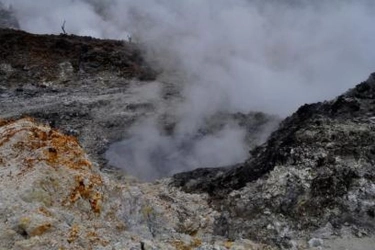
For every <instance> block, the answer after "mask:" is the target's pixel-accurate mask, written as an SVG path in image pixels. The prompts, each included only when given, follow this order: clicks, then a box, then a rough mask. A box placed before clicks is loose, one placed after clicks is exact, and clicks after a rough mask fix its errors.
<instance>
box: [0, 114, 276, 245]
mask: <svg viewBox="0 0 375 250" xmlns="http://www.w3.org/2000/svg"><path fill="white" fill-rule="evenodd" d="M215 216H216V211H214V210H212V209H210V208H209V206H208V204H207V202H206V201H205V196H203V195H195V194H186V193H183V192H181V191H179V190H177V189H173V188H168V185H167V182H166V181H160V182H158V183H155V184H141V183H138V182H135V181H134V180H133V181H132V180H131V179H127V178H123V177H122V178H121V175H118V176H116V175H109V174H105V173H101V172H100V171H99V169H98V166H97V165H96V164H93V163H92V162H90V161H89V159H88V157H87V155H86V154H85V152H84V151H83V149H82V148H81V147H80V146H79V144H78V142H77V140H76V138H74V137H72V136H67V135H64V134H62V133H60V132H59V131H57V130H54V129H52V128H50V127H49V126H45V125H41V124H38V123H36V122H35V121H33V119H30V118H27V119H21V120H17V121H6V120H0V249H15V250H21V249H24V250H33V249H35V250H43V249H46V250H47V249H75V250H78V249H82V250H84V249H101V250H105V249H108V250H110V249H118V250H121V249H133V250H138V249H140V250H144V249H166V250H168V249H170V250H173V249H180V250H188V249H201V250H204V249H238V250H239V249H243V250H245V249H259V250H261V249H271V248H270V247H267V246H265V245H261V244H255V243H253V242H251V241H249V240H238V241H237V242H232V241H229V240H228V239H226V238H224V237H219V236H214V235H213V234H212V231H213V222H214V220H215Z"/></svg>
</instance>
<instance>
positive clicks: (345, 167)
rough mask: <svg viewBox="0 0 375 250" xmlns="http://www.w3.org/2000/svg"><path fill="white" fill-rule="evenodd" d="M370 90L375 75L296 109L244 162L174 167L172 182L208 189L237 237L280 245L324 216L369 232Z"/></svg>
mask: <svg viewBox="0 0 375 250" xmlns="http://www.w3.org/2000/svg"><path fill="white" fill-rule="evenodd" d="M374 97H375V74H372V75H371V76H370V77H369V79H368V80H367V81H365V82H363V83H361V84H359V85H357V86H356V87H355V88H354V89H351V90H349V91H348V92H346V93H344V94H343V95H341V96H339V97H337V98H336V99H334V100H332V101H327V102H322V103H315V104H309V105H307V104H306V105H304V106H302V107H301V108H299V109H298V111H297V112H296V113H294V114H293V115H292V116H290V117H288V118H287V119H285V120H284V121H283V122H282V123H281V125H280V127H279V129H278V130H277V131H275V132H274V133H272V135H271V136H270V138H269V139H268V141H267V142H266V143H265V144H263V145H261V146H259V147H257V148H255V149H254V150H253V151H252V152H251V153H252V157H251V158H250V159H249V160H247V161H246V162H245V163H243V164H240V165H238V166H233V167H230V168H226V169H217V168H215V169H199V170H196V171H193V172H189V173H181V174H177V175H175V176H174V181H173V183H174V185H175V186H180V187H181V188H182V189H183V190H185V191H188V192H208V193H209V194H210V195H211V196H212V199H213V201H214V202H213V203H214V204H216V206H217V207H220V208H221V209H222V210H223V213H227V214H229V215H228V216H227V217H228V219H227V220H230V221H231V222H230V223H229V225H230V227H229V229H228V230H227V232H226V234H227V235H231V236H232V237H234V238H236V237H240V236H241V235H246V236H248V237H250V238H253V239H260V238H262V239H268V240H270V241H272V242H274V243H276V244H278V245H279V246H282V244H283V243H282V242H283V241H284V240H285V238H288V237H289V238H290V237H292V236H291V235H293V234H296V232H297V230H298V234H303V233H306V232H312V231H314V230H315V229H318V228H321V227H323V226H325V225H327V223H329V224H330V225H333V227H334V228H335V229H337V230H339V229H340V228H342V227H343V225H344V223H346V224H349V225H355V227H356V228H358V227H359V228H363V230H365V231H366V230H367V232H374V229H375V218H374V213H373V210H374V206H375V175H374V173H375V98H374ZM276 222H277V223H276ZM275 223H276V224H277V225H278V227H279V229H277V230H276V226H275ZM226 224H228V222H226ZM280 227H281V228H284V229H285V231H283V233H281V232H282V229H280ZM252 228H258V229H259V228H264V230H257V231H254V230H253V229H252ZM267 228H268V229H267ZM294 230H296V231H294ZM306 235H307V234H306Z"/></svg>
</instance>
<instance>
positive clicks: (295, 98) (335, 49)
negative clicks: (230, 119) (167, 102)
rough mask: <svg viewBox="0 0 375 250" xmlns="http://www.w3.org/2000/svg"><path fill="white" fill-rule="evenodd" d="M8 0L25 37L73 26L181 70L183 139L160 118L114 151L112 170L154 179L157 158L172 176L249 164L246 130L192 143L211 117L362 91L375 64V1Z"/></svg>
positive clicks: (278, 109)
mask: <svg viewBox="0 0 375 250" xmlns="http://www.w3.org/2000/svg"><path fill="white" fill-rule="evenodd" d="M1 2H3V3H4V4H5V5H7V6H9V5H10V4H11V5H12V8H13V10H14V11H15V14H16V16H17V18H18V20H19V23H20V26H21V28H22V29H24V30H26V31H29V32H33V33H56V34H58V33H60V32H61V28H60V27H61V25H62V23H63V21H64V20H66V27H65V29H66V31H67V32H68V33H70V34H77V35H89V36H94V37H99V38H113V39H124V40H127V39H128V37H129V36H131V37H132V40H133V41H134V42H136V43H139V44H140V45H142V46H143V47H144V48H145V49H146V51H147V52H148V56H149V58H150V59H152V60H153V61H155V62H156V63H157V65H158V66H159V67H161V68H163V69H165V70H166V71H170V72H182V74H183V76H184V85H183V89H182V96H183V101H182V102H181V103H179V104H178V105H176V107H175V108H174V109H173V112H174V115H175V116H176V117H177V118H178V122H177V125H176V129H175V132H174V134H173V135H172V136H171V135H164V134H163V133H162V132H161V131H160V129H159V128H158V126H157V124H156V122H155V120H153V119H146V120H145V121H144V122H142V123H141V124H138V125H137V127H135V128H133V129H132V131H133V136H131V137H130V138H129V140H127V141H125V142H121V143H118V144H115V145H113V146H112V147H111V149H110V151H109V155H110V156H111V157H110V159H112V164H113V165H116V166H122V165H129V164H131V165H133V166H134V167H133V168H132V169H133V170H134V169H135V170H134V172H133V174H134V175H137V176H144V175H147V178H151V177H149V176H154V175H155V174H154V173H152V171H153V169H154V166H155V162H157V161H158V160H160V159H159V158H158V157H156V158H155V157H154V156H153V155H154V154H156V155H158V154H159V155H160V154H162V155H166V156H165V157H163V158H164V160H162V161H161V163H160V164H156V165H160V166H163V165H166V166H165V169H164V170H163V171H162V172H165V173H163V175H164V174H168V173H171V172H176V169H177V170H178V171H182V170H188V169H192V168H194V167H200V166H207V167H208V165H209V166H213V167H214V166H219V165H226V164H233V163H236V162H239V161H242V160H244V159H246V158H247V157H248V154H247V147H246V145H244V140H243V136H244V131H242V130H241V129H239V128H238V127H236V126H235V125H233V126H229V127H226V128H225V129H223V130H222V131H219V132H218V133H217V134H215V135H210V136H209V137H204V138H200V139H199V140H193V138H195V135H196V133H197V131H198V130H199V128H200V127H201V126H202V123H203V122H204V119H206V118H207V117H210V116H212V115H214V114H216V113H218V112H231V113H235V112H243V113H247V112H249V111H262V112H266V113H272V114H277V115H280V116H282V117H283V116H287V115H289V114H291V112H293V111H294V110H296V109H297V108H298V107H299V106H300V105H302V104H304V103H311V102H316V101H323V100H326V99H330V98H333V97H334V96H337V95H338V94H340V93H342V92H344V91H345V90H347V89H348V88H350V87H353V86H354V84H355V83H358V82H360V81H362V80H364V79H365V77H366V76H367V75H369V74H370V73H371V72H372V71H374V66H375V49H374V48H373V46H374V44H375V28H374V25H373V24H374V23H375V15H374V13H375V2H374V1H366V0H362V1H361V0H359V1H351V0H342V1H339V0H331V1H305V0H300V1H298V0H293V1H292V0H289V1H287V0H285V1H271V0H269V1H260V0H253V1H245V0H235V1H226V0H185V1H170V0H137V1H134V0H74V1H67V0H55V1H49V0H36V1H28V0H2V1H1ZM192 141H193V142H192ZM189 143H190V144H192V145H191V146H189V147H187V148H189V150H187V151H186V150H185V149H184V148H186V144H189ZM129 145H131V146H129ZM214 145H223V146H216V147H214ZM208 149H210V150H208ZM124 151H125V152H127V153H124ZM160 152H162V153H160ZM202 152H204V153H202ZM124 155H125V156H124ZM222 155H224V156H225V157H222ZM219 156H220V157H219ZM165 159H170V160H165ZM181 162H182V163H181ZM158 171H160V170H158Z"/></svg>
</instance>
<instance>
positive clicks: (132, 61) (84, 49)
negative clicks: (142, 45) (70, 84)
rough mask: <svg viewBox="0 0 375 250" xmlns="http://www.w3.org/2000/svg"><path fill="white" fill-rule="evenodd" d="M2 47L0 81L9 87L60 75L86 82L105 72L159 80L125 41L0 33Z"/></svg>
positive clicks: (49, 79)
mask: <svg viewBox="0 0 375 250" xmlns="http://www.w3.org/2000/svg"><path fill="white" fill-rule="evenodd" d="M0 43H1V47H0V58H1V59H0V65H2V66H1V69H0V80H3V79H6V80H7V84H12V83H13V84H20V83H22V82H25V83H34V84H40V82H49V81H55V80H57V79H59V78H61V75H64V76H67V75H69V79H64V80H74V78H73V77H72V76H75V77H76V78H79V77H81V78H83V77H86V76H87V74H91V75H93V74H98V73H102V72H105V71H106V72H111V73H112V74H115V75H116V76H121V77H126V78H139V79H141V80H153V79H155V77H156V74H155V72H154V71H153V70H152V69H151V68H150V67H149V66H148V65H147V63H146V62H145V61H144V60H143V57H142V55H141V51H140V49H139V48H137V46H136V45H135V44H132V43H127V42H123V41H114V40H101V39H95V38H92V37H79V36H75V35H64V34H62V35H34V34H29V33H26V32H23V31H16V30H10V29H0ZM7 69H9V70H7ZM85 73H86V74H85ZM2 78H3V79H2ZM65 78H68V77H65Z"/></svg>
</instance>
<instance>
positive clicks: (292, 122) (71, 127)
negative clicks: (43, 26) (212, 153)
mask: <svg viewBox="0 0 375 250" xmlns="http://www.w3.org/2000/svg"><path fill="white" fill-rule="evenodd" d="M0 41H1V46H0V107H1V108H0V249H1V250H2V249H17V250H18V249H25V250H26V249H35V250H36V249H38V250H39V249H101V250H103V249H108V250H109V249H132V250H136V249H139V250H145V249H163V250H164V249H171V250H172V249H178V250H187V249H197V250H214V249H215V250H218V249H220V250H225V249H232V250H234V249H237V250H239V249H244V250H247V249H361V250H366V249H369V250H370V249H373V246H374V244H375V237H374V232H375V228H374V225H375V217H374V213H375V212H374V207H375V183H374V182H375V176H374V173H375V171H374V170H375V169H374V168H375V165H374V159H375V147H374V145H375V111H374V107H375V102H374V100H375V75H374V74H373V75H371V76H370V77H369V79H368V80H367V81H365V82H363V83H361V84H359V85H358V86H356V87H355V88H353V89H351V90H349V91H348V92H346V93H344V94H343V95H341V96H339V97H338V98H336V99H334V100H332V101H326V102H322V103H316V104H309V105H304V106H302V107H301V108H300V109H299V110H298V111H297V112H296V113H294V114H293V115H292V116H290V117H288V118H287V119H285V120H284V121H283V122H282V123H281V124H280V126H279V128H278V129H277V130H276V131H275V132H273V133H272V134H271V135H270V137H269V138H268V140H267V141H266V142H264V135H265V134H267V133H268V132H269V131H270V130H273V129H274V128H275V125H276V124H278V123H279V119H278V118H277V117H274V116H270V115H266V114H262V113H257V112H252V113H249V114H215V115H214V117H208V118H207V122H206V123H205V124H204V125H203V126H202V128H201V129H200V130H199V132H200V133H202V134H207V133H215V131H217V130H220V128H222V127H224V126H225V125H226V124H228V123H232V122H235V123H236V124H238V126H240V127H242V128H244V129H245V130H246V132H247V135H246V141H247V143H248V145H249V149H252V150H251V157H250V158H249V159H248V160H247V161H246V162H244V163H242V164H238V165H236V166H229V167H225V168H207V169H197V170H195V171H192V172H187V173H181V174H177V175H175V176H173V177H171V178H164V179H161V180H158V181H155V182H154V183H142V182H139V181H138V180H136V179H135V178H133V177H131V176H128V175H126V174H124V173H123V172H121V171H117V170H115V169H109V166H108V165H107V164H106V162H105V160H104V159H103V153H104V151H105V150H106V149H107V148H108V146H109V145H110V144H111V143H113V142H116V141H118V140H121V139H122V138H124V137H126V136H127V133H128V132H129V131H128V130H129V128H130V127H131V125H133V124H136V122H137V121H138V120H139V119H141V118H144V117H156V118H157V120H158V122H159V123H160V127H161V129H162V130H163V131H164V132H165V133H166V134H168V133H172V134H173V131H174V126H175V122H176V121H175V120H174V117H173V116H172V115H170V114H169V113H168V112H167V111H168V110H171V108H173V107H175V106H176V104H177V103H178V102H179V101H181V98H182V97H181V95H180V92H179V91H180V90H181V84H182V83H181V82H179V81H178V79H177V80H176V77H175V76H173V77H171V76H168V75H166V74H164V73H162V72H155V71H154V70H153V69H152V67H151V66H150V65H149V64H148V63H147V62H146V60H144V59H143V55H142V52H141V51H142V50H141V49H140V48H139V47H138V46H137V44H133V43H128V42H124V41H111V40H99V39H93V38H90V37H78V36H68V35H59V36H52V35H32V34H28V33H25V32H22V31H16V30H10V29H0ZM25 117H26V118H25ZM260 135H262V136H261V137H260ZM255 145H257V146H256V147H255ZM213 167H215V166H213ZM216 167H217V166H216Z"/></svg>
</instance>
